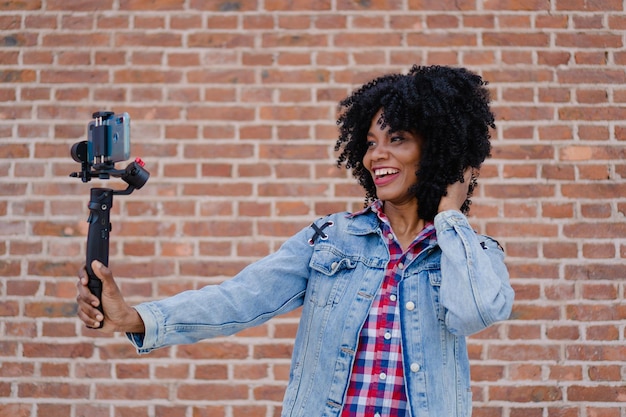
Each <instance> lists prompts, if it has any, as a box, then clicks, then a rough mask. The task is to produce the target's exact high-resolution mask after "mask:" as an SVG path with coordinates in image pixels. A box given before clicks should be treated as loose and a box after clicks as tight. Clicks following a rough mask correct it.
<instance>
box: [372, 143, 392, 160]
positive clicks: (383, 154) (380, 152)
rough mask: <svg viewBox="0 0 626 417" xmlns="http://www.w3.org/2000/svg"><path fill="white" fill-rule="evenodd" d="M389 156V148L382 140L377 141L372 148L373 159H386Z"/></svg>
mask: <svg viewBox="0 0 626 417" xmlns="http://www.w3.org/2000/svg"><path fill="white" fill-rule="evenodd" d="M388 156H389V150H388V149H387V146H386V145H385V144H384V143H383V142H379V143H377V144H376V146H374V148H373V149H372V159H373V160H374V161H381V160H384V159H387V157H388Z"/></svg>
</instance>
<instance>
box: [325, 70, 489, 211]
mask: <svg viewBox="0 0 626 417" xmlns="http://www.w3.org/2000/svg"><path fill="white" fill-rule="evenodd" d="M486 85H487V82H485V81H483V80H482V78H481V77H480V76H479V75H477V74H474V73H473V72H471V71H469V70H467V69H465V68H453V67H446V66H413V67H412V68H411V70H410V71H409V73H408V74H406V75H404V74H388V75H384V76H381V77H379V78H376V79H374V80H372V81H370V82H369V83H367V84H365V85H363V86H362V87H360V88H359V89H357V90H355V91H354V92H353V93H352V94H351V95H350V96H348V97H347V98H345V99H344V100H342V101H341V102H340V103H339V111H340V115H339V118H338V120H337V125H338V126H339V138H338V139H337V143H336V144H335V151H341V153H340V155H339V157H338V159H337V165H338V166H339V167H341V166H342V165H345V167H346V168H347V169H351V170H352V175H353V176H354V177H355V178H356V179H357V181H358V183H359V184H360V185H361V186H362V187H363V188H364V189H365V191H366V196H365V203H366V205H367V204H369V203H371V202H372V201H373V200H375V199H376V198H377V197H376V187H375V185H374V181H373V179H372V177H371V175H370V174H369V172H368V171H367V169H366V168H365V167H364V166H363V157H364V155H365V153H366V151H367V133H368V131H369V128H370V125H371V123H372V118H373V117H374V116H375V115H376V113H378V111H379V110H382V123H383V124H384V126H383V127H385V126H388V127H389V129H390V131H391V132H400V131H402V132H410V133H413V134H417V135H419V136H420V137H421V138H422V140H423V149H422V152H421V158H420V163H419V168H418V170H417V172H416V176H417V182H416V185H415V187H413V188H412V189H411V192H412V193H414V194H415V197H416V198H417V202H418V215H419V217H420V218H422V219H425V220H428V221H431V220H433V219H434V217H435V215H436V214H437V210H438V206H439V202H440V200H441V197H442V196H444V195H445V194H446V189H447V187H448V185H450V184H453V183H455V182H457V181H463V173H464V171H465V169H466V168H468V167H472V168H479V167H480V166H481V164H482V163H483V161H484V160H485V159H486V158H487V157H488V156H490V152H491V144H490V142H489V140H490V137H491V136H490V130H489V128H495V123H494V116H493V113H492V112H491V110H490V107H489V102H490V97H489V90H487V88H486ZM474 186H475V178H473V179H472V183H471V184H470V187H469V192H468V198H467V200H466V201H465V203H464V204H463V206H462V207H461V211H462V212H463V213H465V214H467V213H468V212H469V205H470V203H471V202H470V197H471V194H472V191H473V189H474Z"/></svg>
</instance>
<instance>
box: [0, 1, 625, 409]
mask: <svg viewBox="0 0 626 417" xmlns="http://www.w3.org/2000/svg"><path fill="white" fill-rule="evenodd" d="M624 7H625V6H624V2H623V1H621V0H595V1H586V0H570V1H566V0H545V1H538V0H529V1H519V0H484V1H474V0H455V1H453V0H436V1H434V0H372V1H352V0H335V1H330V0H324V1H310V0H297V1H296V0H289V1H287V0H264V1H256V0H253V1H223V0H188V1H183V0H155V1H146V0H119V1H112V0H103V1H98V2H87V1H78V0H46V1H41V0H39V1H5V2H2V3H1V4H0V415H2V416H5V415H6V416H17V417H68V416H72V417H78V416H83V415H89V416H92V417H94V416H95V417H111V416H116V417H124V416H133V417H137V416H139V417H143V416H146V417H165V416H167V417H191V416H193V417H202V416H212V417H214V416H218V417H222V416H223V417H239V416H247V417H250V416H252V417H256V416H259V417H269V416H278V415H279V414H280V400H281V397H282V394H283V391H284V387H285V385H286V381H287V379H288V375H289V356H290V354H291V349H292V340H293V338H294V336H295V332H296V328H297V323H298V312H294V313H290V314H288V315H286V316H283V317H280V318H277V319H274V320H272V321H270V322H269V323H267V324H265V325H262V326H260V327H259V328H256V329H250V330H248V331H245V332H243V333H242V334H240V335H237V336H234V337H230V338H224V339H218V340H212V341H207V342H203V343H200V344H198V345H194V346H179V347H172V348H166V349H162V350H159V351H156V352H154V353H152V354H150V355H147V356H141V357H139V356H137V355H136V354H135V352H134V350H133V349H132V348H131V347H130V345H128V344H127V343H126V342H125V340H124V337H123V336H122V335H115V336H106V335H100V334H98V333H97V332H95V331H93V330H89V329H86V328H84V327H83V326H81V325H80V324H79V323H78V320H77V319H76V318H75V308H76V306H75V301H74V297H75V288H74V284H75V280H76V278H75V273H76V271H77V270H78V268H79V266H80V264H81V263H82V261H83V259H84V253H85V237H86V233H87V227H86V222H85V220H86V217H87V209H86V203H87V201H88V196H89V188H90V187H91V186H98V185H100V184H102V183H100V182H98V181H94V182H93V183H91V184H82V183H80V181H78V180H76V179H72V178H69V177H68V174H69V172H71V171H73V170H77V169H78V168H79V167H78V165H77V164H75V163H74V162H73V161H72V160H71V158H70V155H69V148H70V146H71V145H72V144H73V143H75V142H77V141H79V140H83V139H85V138H86V125H87V122H89V120H90V117H91V113H92V112H93V111H96V110H103V109H107V110H115V111H128V112H129V113H130V114H131V116H132V143H133V148H132V155H133V157H135V156H141V157H142V158H143V159H144V160H145V161H146V167H147V169H148V170H149V171H150V172H151V174H152V176H151V178H150V181H149V182H148V184H147V185H146V186H145V187H144V188H143V189H142V190H140V191H137V192H135V193H134V194H133V195H131V196H125V197H116V200H115V203H114V208H113V213H112V221H113V234H112V240H111V248H110V250H111V266H112V268H113V270H114V271H115V272H116V274H117V276H118V277H119V282H120V286H121V288H122V290H123V291H124V292H125V293H126V294H128V296H129V298H130V299H131V300H132V302H139V301H142V300H148V299H153V298H159V297H164V296H167V295H171V294H174V293H177V292H179V291H182V290H184V289H188V288H199V287H201V286H203V285H205V284H209V283H219V282H221V281H222V280H224V279H225V278H226V277H228V276H230V275H232V274H234V273H236V272H237V271H238V270H240V269H241V268H242V267H243V266H245V265H246V264H247V263H249V262H250V261H253V260H255V259H258V258H259V257H262V256H264V255H266V254H268V253H270V252H271V251H273V250H275V249H276V248H277V247H278V246H279V245H280V243H281V242H282V241H283V240H284V239H285V238H286V237H287V236H289V235H290V234H292V233H294V232H295V231H296V230H298V229H299V228H300V227H303V226H305V225H307V224H308V223H309V222H310V221H311V220H312V219H314V218H316V217H317V216H320V215H324V214H326V213H329V212H333V211H338V210H345V209H348V210H354V209H358V208H359V207H360V206H361V204H362V201H363V197H362V193H361V190H360V189H359V187H358V186H356V185H354V182H353V181H352V179H351V178H350V176H349V175H347V174H346V173H345V172H342V171H339V170H337V169H336V168H335V167H334V157H335V155H334V153H333V150H332V148H333V145H334V137H335V134H336V131H335V124H334V119H335V112H336V103H337V101H338V100H340V99H341V98H343V97H344V96H345V95H346V94H348V93H349V92H350V91H351V90H352V89H353V88H354V87H356V86H358V85H359V84H360V83H362V82H365V81H367V80H369V79H370V78H372V77H374V76H377V75H380V74H383V73H386V72H391V71H406V70H407V69H408V68H409V67H410V65H412V64H414V63H415V64H448V65H463V66H468V67H469V68H471V69H473V70H475V71H477V72H480V73H481V74H482V75H483V76H484V77H485V78H486V79H487V80H489V81H490V89H491V91H492V93H493V98H494V106H493V107H494V110H495V112H496V114H497V125H498V128H497V130H496V131H495V132H494V134H493V144H494V149H493V158H492V159H490V160H489V161H488V162H487V163H486V164H485V166H484V169H483V171H482V176H481V185H480V187H479V189H478V190H477V192H476V198H475V202H474V205H473V212H472V222H473V224H474V225H475V227H476V229H477V230H479V231H481V232H485V233H489V234H492V235H493V236H494V237H496V238H498V239H499V241H500V242H501V244H502V245H503V246H504V247H505V249H506V252H507V254H508V260H507V262H508V265H509V267H510V271H511V275H512V282H513V285H514V286H515V288H516V290H517V299H516V303H515V306H514V311H513V316H512V320H511V321H509V322H506V323H503V324H500V325H497V326H495V327H492V328H490V329H488V330H485V331H484V332H482V333H480V334H478V335H475V336H474V337H472V338H471V339H470V341H469V354H470V358H471V361H472V367H473V386H472V391H473V394H474V405H475V413H474V415H475V416H477V417H522V416H523V417H535V416H536V417H626V390H625V388H624V383H623V380H624V379H625V378H626V348H625V346H626V343H625V338H626V335H625V332H626V328H625V323H626V307H624V297H625V295H626V294H625V292H626V289H625V284H624V278H625V277H626V272H625V271H626V268H625V267H624V259H625V258H626V226H625V224H626V223H625V222H624V216H625V214H626V180H625V178H626V164H625V163H624V162H623V161H624V158H625V156H626V145H625V139H626V122H624V120H625V119H626V107H625V105H624V103H626V87H624V84H625V82H626V71H625V70H626V45H625V44H624V42H626V36H625V35H626V33H625V32H624V30H625V29H626V11H625V10H624ZM106 184H107V186H115V187H121V186H122V185H121V184H119V183H118V182H117V181H109V182H108V183H106Z"/></svg>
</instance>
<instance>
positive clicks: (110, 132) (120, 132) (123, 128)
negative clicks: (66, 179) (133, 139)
mask: <svg viewBox="0 0 626 417" xmlns="http://www.w3.org/2000/svg"><path fill="white" fill-rule="evenodd" d="M102 124H103V125H105V126H106V127H107V134H106V139H105V141H106V143H105V144H104V149H100V148H98V149H96V150H95V151H96V153H97V154H98V155H96V157H97V158H96V159H97V160H94V140H93V131H94V128H95V127H96V121H95V120H92V121H91V122H89V124H88V125H87V132H88V133H87V157H88V159H89V162H90V164H92V165H98V164H101V163H113V164H114V163H116V162H120V161H125V160H127V159H128V158H130V115H129V114H128V113H127V112H124V113H119V114H114V115H112V116H111V117H109V118H107V119H105V120H102Z"/></svg>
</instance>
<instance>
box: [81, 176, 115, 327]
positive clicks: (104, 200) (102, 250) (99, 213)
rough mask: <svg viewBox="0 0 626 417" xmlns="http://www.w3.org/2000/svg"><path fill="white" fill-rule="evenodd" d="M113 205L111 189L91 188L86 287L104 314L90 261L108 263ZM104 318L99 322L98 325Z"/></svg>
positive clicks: (99, 291) (98, 281)
mask: <svg viewBox="0 0 626 417" xmlns="http://www.w3.org/2000/svg"><path fill="white" fill-rule="evenodd" d="M112 205H113V190H111V189H109V188H92V189H91V199H90V200H89V218H88V219H87V222H88V223H89V231H88V233H87V261H86V267H87V276H88V278H89V283H88V284H87V287H88V288H89V290H90V291H91V293H92V294H93V295H95V296H96V297H98V300H100V305H99V306H98V310H100V312H101V313H102V315H103V316H104V309H103V308H102V281H100V279H98V277H97V276H96V274H95V273H94V272H93V269H92V268H91V262H92V261H94V260H98V261H100V262H102V264H104V265H108V264H109V233H110V232H111V222H110V213H111V206H112ZM103 324H104V320H103V321H101V322H100V326H99V327H98V328H100V327H102V326H103Z"/></svg>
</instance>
